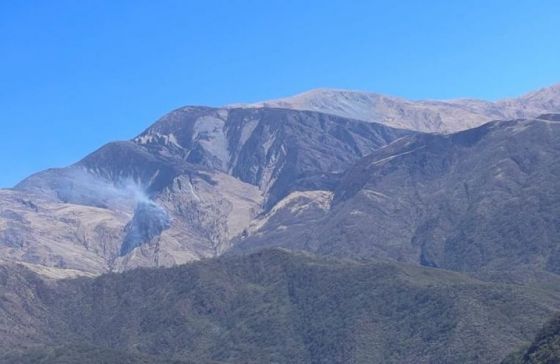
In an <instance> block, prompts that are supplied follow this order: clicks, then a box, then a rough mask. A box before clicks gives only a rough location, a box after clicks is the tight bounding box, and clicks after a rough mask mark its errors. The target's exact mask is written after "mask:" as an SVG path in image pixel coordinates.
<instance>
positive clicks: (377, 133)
mask: <svg viewBox="0 0 560 364" xmlns="http://www.w3.org/2000/svg"><path fill="white" fill-rule="evenodd" d="M408 134H410V132H409V131H404V130H400V129H393V128H389V127H386V126H383V125H380V124H376V123H368V122H364V121H357V120H350V119H345V118H340V117H337V116H332V115H326V114H321V113H316V112H308V111H293V110H285V109H268V108H259V109H246V108H243V109H215V108H207V107H185V108H181V109H178V110H175V111H173V112H171V113H169V114H168V115H166V116H164V117H163V118H162V119H160V120H159V121H157V122H156V123H155V124H154V125H152V126H151V127H150V128H148V129H147V130H146V131H144V132H143V133H141V134H140V135H139V136H137V137H136V138H134V139H133V140H131V141H121V142H113V143H109V144H107V145H105V146H103V147H101V148H100V149H98V150H97V151H95V152H93V153H92V154H90V155H88V156H86V157H85V158H84V159H82V160H81V161H79V162H77V163H76V164H74V165H72V166H70V167H67V168H61V169H50V170H46V171H43V172H39V173H37V174H35V175H33V176H30V177H29V178H27V179H25V180H24V181H22V182H21V183H19V184H18V185H17V186H16V187H15V189H13V190H2V191H1V192H0V198H1V199H2V200H1V201H2V204H1V205H0V208H1V210H0V251H1V252H2V256H4V257H5V258H9V259H14V260H17V261H23V262H27V263H30V264H33V265H34V266H33V267H34V268H36V269H40V267H41V266H48V267H53V268H61V269H72V270H80V271H83V272H85V273H87V274H99V273H101V272H105V271H121V270H124V269H129V268H133V267H136V266H170V265H174V264H181V263H185V262H188V261H193V260H198V259H201V258H204V257H212V256H216V255H220V254H222V253H223V252H224V251H226V250H228V249H229V248H230V246H231V241H232V239H233V237H235V236H240V235H243V234H244V231H245V229H246V228H247V227H248V226H249V225H250V223H251V222H252V221H253V219H254V217H255V216H257V215H258V214H259V213H261V212H263V211H267V210H269V209H270V208H272V207H273V206H274V205H275V204H276V203H277V202H278V201H279V200H281V199H282V198H284V197H285V196H287V195H288V194H290V193H291V192H293V191H302V190H303V191H305V190H315V189H326V190H332V189H333V188H334V186H335V185H336V183H337V182H338V180H339V179H340V177H341V176H342V173H343V172H344V171H345V170H346V169H347V168H349V167H350V166H351V165H352V164H353V163H354V162H356V161H357V160H359V159H360V158H362V157H364V156H366V155H367V154H369V153H371V152H372V151H374V150H376V149H378V148H380V147H383V146H385V145H387V144H388V143H390V142H392V141H393V140H395V139H397V138H399V137H402V136H404V135H408ZM2 226H4V228H2ZM37 266H39V268H37ZM56 274H61V273H60V272H58V273H56Z"/></svg>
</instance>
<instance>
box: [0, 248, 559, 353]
mask: <svg viewBox="0 0 560 364" xmlns="http://www.w3.org/2000/svg"><path fill="white" fill-rule="evenodd" d="M0 268H2V267H0ZM10 282H13V284H11V283H10ZM556 286H558V285H556ZM30 308H32V309H30ZM558 308H560V294H559V293H558V291H554V290H552V289H550V290H544V289H538V288H527V287H525V286H523V285H520V284H505V283H489V282H483V281H481V280H478V279H474V278H471V277H468V276H466V275H464V274H461V273H456V272H449V271H445V270H438V269H432V268H424V267H416V266H409V265H404V264H398V263H378V262H370V261H363V262H356V261H352V260H341V259H327V258H318V257H315V256H310V255H306V254H296V253H289V252H286V251H283V250H268V251H262V252H259V253H255V254H252V255H248V256H231V257H222V258H217V259H211V260H206V261H201V262H197V263H193V264H190V265H185V266H179V267H174V268H168V269H137V270H133V271H128V272H125V273H121V274H107V275H103V276H101V277H98V278H96V279H89V278H80V279H73V280H66V281H58V282H43V281H41V280H40V279H38V278H37V277H36V276H35V275H33V274H31V273H30V272H28V271H27V270H25V269H23V268H21V267H12V268H10V269H8V268H3V269H0V336H1V337H0V349H1V350H2V351H3V352H6V351H7V350H11V351H12V352H16V354H17V355H20V354H21V353H25V355H27V357H29V355H37V354H33V353H34V352H35V353H36V352H37V350H38V349H39V350H42V351H43V352H42V353H40V355H42V356H44V357H46V358H51V357H53V355H55V354H53V349H44V348H52V347H61V346H62V349H58V350H62V354H64V355H66V356H61V357H63V358H70V359H65V360H68V362H71V358H73V356H72V355H79V352H78V353H75V350H74V349H73V348H75V347H76V346H78V347H83V346H86V347H88V348H92V349H88V350H93V353H95V356H93V357H99V358H104V355H107V356H108V358H109V359H107V360H113V358H115V357H116V358H119V356H120V355H125V358H127V359H126V360H137V361H136V362H140V363H142V360H147V359H144V358H145V357H146V356H147V358H150V357H151V358H158V359H157V361H156V362H161V361H163V360H180V361H189V360H190V361H192V362H196V363H457V362H460V363H496V362H499V361H500V360H502V359H503V358H504V357H505V356H506V355H507V353H509V352H510V351H511V350H513V349H514V348H516V347H519V346H520V345H522V344H523V343H525V342H527V341H529V340H530V339H531V338H532V337H534V335H535V334H536V332H537V330H538V329H539V327H540V326H541V325H542V323H543V321H544V320H545V319H546V317H550V316H551V315H552V313H553V312H554V311H555V310H557V309H558ZM6 318H17V320H12V321H9V320H7V319H6ZM45 350H46V351H45ZM65 350H66V352H65ZM104 350H107V351H106V352H105V351H104ZM54 352H55V353H56V349H55V350H54ZM13 355H15V354H12V358H13V357H14V356H13ZM137 356H138V357H137ZM31 358H33V356H31ZM129 358H130V359H129ZM137 358H138V359H137ZM39 362H40V361H39ZM45 362H46V363H48V362H49V361H45ZM61 362H62V361H61ZM98 362H102V361H101V359H99V360H98ZM107 362H108V363H111V361H107ZM122 362H126V361H124V359H123V361H122Z"/></svg>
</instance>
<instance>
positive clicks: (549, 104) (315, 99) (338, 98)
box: [250, 85, 560, 133]
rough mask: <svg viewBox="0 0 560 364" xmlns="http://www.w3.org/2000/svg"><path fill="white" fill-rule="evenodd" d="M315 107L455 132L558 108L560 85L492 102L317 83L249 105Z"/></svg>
mask: <svg viewBox="0 0 560 364" xmlns="http://www.w3.org/2000/svg"><path fill="white" fill-rule="evenodd" d="M250 106H251V107H255V106H265V107H283V108H288V109H294V110H311V111H317V112H324V113H328V114H333V115H338V116H342V117H349V118H352V119H358V120H365V121H373V122H378V123H382V124H385V125H387V126H392V127H396V128H402V129H409V130H416V131H422V132H444V133H450V132H457V131H460V130H465V129H469V128H473V127H477V126H480V125H482V124H484V123H486V122H489V121H493V120H509V119H518V118H535V117H537V116H538V115H541V114H544V113H550V112H560V85H555V86H552V87H547V88H543V89H541V90H538V91H535V92H532V93H529V94H527V95H524V96H521V97H518V98H513V99H506V100H500V101H497V102H489V101H483V100H473V99H458V100H446V101H445V100H444V101H439V100H420V101H416V100H407V99H404V98H400V97H391V96H385V95H380V94H374V93H369V92H360V91H348V90H334V89H318V90H312V91H309V92H305V93H303V94H300V95H296V96H292V97H288V98H284V99H279V100H271V101H265V102H261V103H257V104H252V105H250Z"/></svg>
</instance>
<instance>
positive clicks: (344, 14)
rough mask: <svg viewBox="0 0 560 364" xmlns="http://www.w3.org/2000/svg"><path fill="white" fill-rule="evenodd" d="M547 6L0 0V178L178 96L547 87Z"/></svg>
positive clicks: (108, 136)
mask: <svg viewBox="0 0 560 364" xmlns="http://www.w3.org/2000/svg"><path fill="white" fill-rule="evenodd" d="M558 14H560V2H558V1H547V0H540V1H523V0H519V1H511V0H510V1H490V0H486V1H474V0H473V1H468V0H465V1H428V0H424V1H373V0H370V1H342V0H341V1H328V0H323V1H301V0H300V1H290V0H281V1H280V0H278V1H277V0H267V1H264V0H263V1H242V0H223V1H212V0H205V1H202V0H200V1H187V0H184V1H165V0H162V1H142V0H135V1H124V0H120V1H101V0H99V1H87V0H83V1H74V0H69V1H63V0H48V1H47V0H45V1H32V0H28V1H1V2H0V85H1V87H0V130H1V131H2V134H1V137H2V138H1V142H0V186H1V187H8V186H11V185H13V184H14V183H16V182H17V181H18V180H20V179H21V178H23V177H25V176H27V175H29V174H31V173H33V172H35V171H38V170H41V169H44V168H48V167H57V166H64V165H67V164H70V163H73V162H75V161H76V160H78V159H80V158H81V157H83V156H84V155H85V154H87V153H89V152H91V151H93V150H94V149H96V148H97V147H99V146H101V145H102V144H103V143H106V142H108V141H110V140H117V139H128V138H131V137H133V136H134V135H135V134H137V133H139V132H140V131H141V130H143V129H144V128H146V127H147V126H148V125H149V124H150V123H152V122H153V121H155V120H156V119H157V118H158V117H159V116H161V115H162V114H164V113H165V112H167V111H169V110H171V109H173V108H176V107H178V106H181V105H186V104H205V105H222V104H227V103H234V102H249V101H257V100H263V99H269V98H275V97H280V96H286V95H290V94H294V93H298V92H301V91H304V90H307V89H311V88H317V87H336V88H350V89H361V90H369V91H375V92H380V93H386V94H391V95H398V96H404V97H409V98H416V99H418V98H454V97H477V98H486V99H499V98H503V97H508V96H516V95H519V94H522V93H525V92H527V91H530V90H533V89H536V88H539V87H543V86H548V85H551V84H554V83H558V82H560V42H559V41H558V39H559V38H560V28H559V27H558Z"/></svg>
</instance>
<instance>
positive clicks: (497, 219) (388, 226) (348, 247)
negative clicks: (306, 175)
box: [236, 116, 560, 273]
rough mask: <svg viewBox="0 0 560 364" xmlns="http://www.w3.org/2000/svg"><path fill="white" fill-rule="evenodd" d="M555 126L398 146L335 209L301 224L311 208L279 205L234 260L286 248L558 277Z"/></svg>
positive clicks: (528, 123)
mask: <svg viewBox="0 0 560 364" xmlns="http://www.w3.org/2000/svg"><path fill="white" fill-rule="evenodd" d="M553 119H555V117H551V116H548V117H545V118H544V119H537V120H516V121H507V122H493V123H489V124H486V125H484V126H481V127H479V128H475V129H471V130H468V131H464V132H460V133H456V134H451V135H416V136H409V137H405V138H402V139H400V140H398V141H395V142H394V143H392V144H391V145H389V146H387V147H385V148H382V149H380V150H377V151H375V152H373V153H371V154H370V155H368V156H367V157H365V158H363V159H362V160H360V161H359V162H357V163H356V164H355V165H354V166H353V167H352V168H350V169H349V171H348V172H347V173H346V174H345V176H344V178H343V179H342V180H341V181H340V183H339V184H338V185H337V187H336V189H335V191H334V195H332V197H330V198H331V199H332V202H329V201H330V200H329V199H328V198H327V199H325V197H323V199H324V201H325V204H326V205H327V206H328V207H327V208H325V209H321V210H318V211H316V212H314V213H313V214H311V215H309V214H307V215H305V211H306V209H308V208H311V207H312V205H310V204H309V203H307V202H303V203H302V204H301V205H298V204H297V201H292V203H291V204H284V205H279V206H280V207H281V208H278V213H276V214H270V215H269V216H265V218H264V219H262V221H261V223H260V224H259V225H258V226H257V228H256V229H254V231H252V230H251V231H250V232H251V234H249V236H247V237H244V238H243V239H240V240H239V242H238V244H237V247H236V250H237V251H252V250H255V249H260V248H262V247H269V246H283V247H289V248H292V249H303V250H310V251H314V252H317V253H320V254H325V255H335V256H351V257H355V258H360V257H370V258H380V259H390V260H395V261H406V262H410V263H414V264H421V265H427V266H432V267H440V268H446V269H452V270H458V271H480V270H507V269H510V268H512V267H521V266H528V267H531V268H534V269H543V270H548V271H550V272H555V273H559V272H560V263H559V262H560V260H559V259H558V257H559V250H558V249H559V246H558V242H559V241H560V230H559V227H560V184H559V183H558V179H559V177H560V158H559V156H560V123H558V122H556V121H553ZM310 194H311V193H310V192H307V195H308V196H310ZM315 200H316V201H318V200H317V199H315ZM307 211H309V210H307ZM272 212H273V213H274V212H275V211H272ZM298 214H302V220H301V221H297V220H295V219H294V218H293V217H292V216H297V215H298ZM302 221H303V222H305V224H304V225H302V224H300V222H302Z"/></svg>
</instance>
